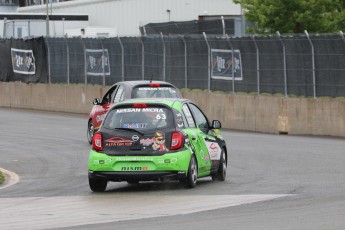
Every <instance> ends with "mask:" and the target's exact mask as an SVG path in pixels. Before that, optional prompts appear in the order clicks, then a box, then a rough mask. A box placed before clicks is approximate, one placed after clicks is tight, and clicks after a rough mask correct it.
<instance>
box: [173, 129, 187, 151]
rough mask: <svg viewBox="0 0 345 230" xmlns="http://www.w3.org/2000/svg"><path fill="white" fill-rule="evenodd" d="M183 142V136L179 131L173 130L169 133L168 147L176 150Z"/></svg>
mask: <svg viewBox="0 0 345 230" xmlns="http://www.w3.org/2000/svg"><path fill="white" fill-rule="evenodd" d="M183 144H184V137H183V135H182V133H180V132H173V133H172V135H171V144H170V149H171V150H176V149H179V148H181V147H182V146H183Z"/></svg>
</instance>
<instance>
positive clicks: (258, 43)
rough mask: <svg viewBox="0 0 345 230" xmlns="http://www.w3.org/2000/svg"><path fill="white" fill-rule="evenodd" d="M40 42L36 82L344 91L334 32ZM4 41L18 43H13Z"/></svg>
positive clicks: (309, 93)
mask: <svg viewBox="0 0 345 230" xmlns="http://www.w3.org/2000/svg"><path fill="white" fill-rule="evenodd" d="M23 42H25V41H23ZM44 42H45V49H46V50H45V51H43V52H44V53H46V59H47V63H48V64H47V70H46V71H47V76H48V77H47V78H45V79H44V80H42V82H49V83H67V84H72V83H73V84H75V83H76V84H99V85H111V84H113V83H115V82H118V81H123V80H139V79H145V80H149V79H154V80H164V81H169V82H171V83H173V84H175V85H176V86H177V87H179V88H192V89H202V90H210V91H225V92H230V93H238V92H245V93H255V94H264V93H267V94H280V95H285V96H305V97H324V96H329V97H344V96H345V46H344V45H345V39H344V36H343V34H342V33H340V34H334V35H313V36H309V35H308V34H307V33H305V34H302V35H294V36H280V35H279V34H277V35H274V36H265V37H263V36H251V37H228V36H215V35H213V36H211V35H206V34H203V35H188V36H187V35H185V36H163V35H160V36H149V37H115V38H103V39H96V38H80V37H78V38H44ZM26 43H27V42H26ZM4 44H12V45H11V48H18V47H12V46H14V45H13V44H16V45H17V46H19V44H18V41H17V42H11V43H4ZM37 47H40V46H37ZM19 48H20V47H19ZM4 49H5V48H4ZM26 49H27V48H26ZM32 49H36V48H32ZM41 52H42V50H41ZM36 53H37V52H36ZM33 54H35V50H34V51H33ZM42 57H43V56H42ZM42 71H43V70H42ZM42 71H41V73H40V74H44V73H43V72H42ZM16 74H17V75H18V73H16ZM28 76H29V75H28ZM44 76H46V75H44ZM4 79H5V78H4Z"/></svg>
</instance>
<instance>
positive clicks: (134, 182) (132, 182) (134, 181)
mask: <svg viewBox="0 0 345 230" xmlns="http://www.w3.org/2000/svg"><path fill="white" fill-rule="evenodd" d="M127 183H128V184H131V185H133V184H139V181H138V180H128V181H127Z"/></svg>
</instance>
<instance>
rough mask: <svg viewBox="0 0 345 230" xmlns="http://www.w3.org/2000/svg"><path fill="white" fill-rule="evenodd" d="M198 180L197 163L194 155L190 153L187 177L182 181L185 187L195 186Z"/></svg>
mask: <svg viewBox="0 0 345 230" xmlns="http://www.w3.org/2000/svg"><path fill="white" fill-rule="evenodd" d="M197 180H198V163H197V162H196V159H195V156H194V155H192V157H191V158H190V162H189V167H188V173H187V178H186V180H185V181H184V185H185V187H186V188H195V186H196V182H197Z"/></svg>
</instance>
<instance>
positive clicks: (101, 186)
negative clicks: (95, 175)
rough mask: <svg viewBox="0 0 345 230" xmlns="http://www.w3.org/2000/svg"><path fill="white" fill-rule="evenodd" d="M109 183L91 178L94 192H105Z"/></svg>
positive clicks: (90, 184) (90, 183)
mask: <svg viewBox="0 0 345 230" xmlns="http://www.w3.org/2000/svg"><path fill="white" fill-rule="evenodd" d="M107 184H108V181H106V180H97V179H92V178H90V177H89V186H90V189H91V190H92V191H93V192H104V191H105V189H106V187H107Z"/></svg>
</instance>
